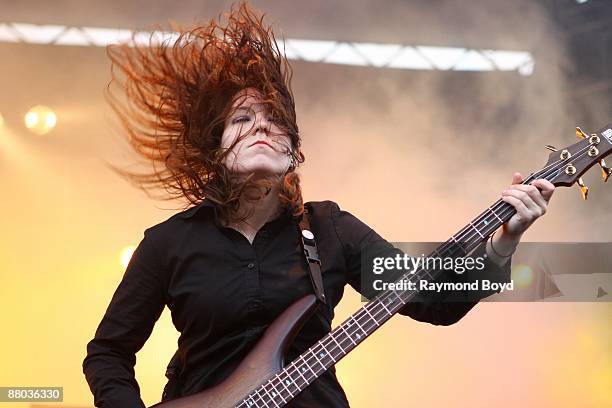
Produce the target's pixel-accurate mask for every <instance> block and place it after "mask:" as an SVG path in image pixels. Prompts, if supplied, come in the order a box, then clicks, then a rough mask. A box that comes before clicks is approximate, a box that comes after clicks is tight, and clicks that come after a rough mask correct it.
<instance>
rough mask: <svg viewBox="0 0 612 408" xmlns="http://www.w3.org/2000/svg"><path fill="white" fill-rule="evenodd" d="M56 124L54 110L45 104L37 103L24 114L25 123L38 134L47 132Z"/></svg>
mask: <svg viewBox="0 0 612 408" xmlns="http://www.w3.org/2000/svg"><path fill="white" fill-rule="evenodd" d="M56 124H57V116H56V115H55V112H53V110H52V109H51V108H49V107H47V106H43V105H37V106H34V107H33V108H32V109H30V110H29V111H28V113H26V115H25V125H26V127H27V128H28V129H30V130H31V131H32V132H34V133H36V134H38V135H44V134H46V133H49V132H50V131H51V130H53V128H54V127H55V125H56Z"/></svg>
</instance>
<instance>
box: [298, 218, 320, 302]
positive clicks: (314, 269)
mask: <svg viewBox="0 0 612 408" xmlns="http://www.w3.org/2000/svg"><path fill="white" fill-rule="evenodd" d="M299 229H300V237H301V238H302V249H303V250H304V255H305V256H306V261H307V262H308V272H309V274H310V281H311V282H312V287H313V289H314V292H315V296H316V297H317V300H318V301H319V302H321V303H323V304H326V301H325V291H324V287H323V278H322V276H321V259H320V258H319V251H318V250H317V243H316V242H315V236H314V234H313V233H312V230H311V229H310V214H309V210H308V208H306V206H304V214H303V216H302V218H301V219H300V223H299Z"/></svg>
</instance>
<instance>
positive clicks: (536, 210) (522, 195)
mask: <svg viewBox="0 0 612 408" xmlns="http://www.w3.org/2000/svg"><path fill="white" fill-rule="evenodd" d="M507 196H511V197H514V198H516V199H518V200H519V201H520V202H521V203H523V205H524V206H525V208H526V209H527V212H526V213H525V214H524V215H525V216H526V217H527V218H529V219H532V218H537V217H539V216H540V215H542V214H543V210H542V209H541V208H540V207H539V206H538V205H537V204H536V203H535V201H533V199H532V198H531V197H530V196H529V194H527V193H526V192H524V191H521V190H516V189H513V188H512V189H509V190H504V191H503V192H502V197H507ZM516 210H517V212H518V211H519V208H516Z"/></svg>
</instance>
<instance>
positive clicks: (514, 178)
mask: <svg viewBox="0 0 612 408" xmlns="http://www.w3.org/2000/svg"><path fill="white" fill-rule="evenodd" d="M522 182H523V176H522V175H521V173H519V172H518V171H515V172H514V174H512V184H521V183H522Z"/></svg>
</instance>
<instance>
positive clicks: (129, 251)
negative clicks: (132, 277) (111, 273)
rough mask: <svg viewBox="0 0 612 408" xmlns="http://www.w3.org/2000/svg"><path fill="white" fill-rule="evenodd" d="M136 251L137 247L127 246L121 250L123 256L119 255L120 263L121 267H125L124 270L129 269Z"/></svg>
mask: <svg viewBox="0 0 612 408" xmlns="http://www.w3.org/2000/svg"><path fill="white" fill-rule="evenodd" d="M135 250H136V247H135V246H133V245H130V246H126V247H125V248H123V249H122V250H121V254H120V255H119V262H120V263H121V266H122V267H123V269H126V268H127V266H128V264H129V263H130V259H132V255H133V254H134V251H135Z"/></svg>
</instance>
